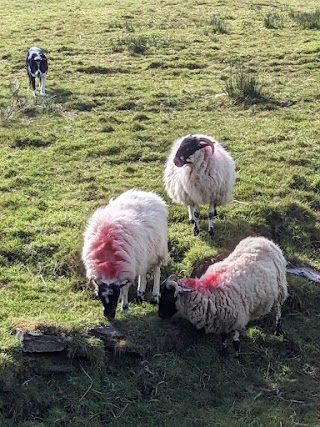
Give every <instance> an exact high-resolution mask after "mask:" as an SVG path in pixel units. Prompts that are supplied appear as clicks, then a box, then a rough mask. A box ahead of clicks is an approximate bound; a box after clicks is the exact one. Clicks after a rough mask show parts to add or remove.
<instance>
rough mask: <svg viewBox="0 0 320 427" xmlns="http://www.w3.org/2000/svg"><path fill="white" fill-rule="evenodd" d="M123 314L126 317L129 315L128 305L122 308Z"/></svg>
mask: <svg viewBox="0 0 320 427" xmlns="http://www.w3.org/2000/svg"><path fill="white" fill-rule="evenodd" d="M121 313H122V314H124V315H127V314H129V306H128V305H127V304H126V305H124V306H123V307H121Z"/></svg>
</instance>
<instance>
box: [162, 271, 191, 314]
mask: <svg viewBox="0 0 320 427" xmlns="http://www.w3.org/2000/svg"><path fill="white" fill-rule="evenodd" d="M185 292H191V289H187V288H184V287H183V286H181V285H179V282H178V278H177V277H176V276H174V275H172V276H170V277H168V279H167V280H166V281H165V282H164V284H163V285H162V287H161V294H160V301H159V310H158V314H159V317H161V319H168V318H170V317H172V316H173V315H174V314H176V312H177V311H178V310H177V307H176V301H177V297H178V294H182V293H185Z"/></svg>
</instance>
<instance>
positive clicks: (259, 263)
mask: <svg viewBox="0 0 320 427" xmlns="http://www.w3.org/2000/svg"><path fill="white" fill-rule="evenodd" d="M287 295H288V292H287V281H286V260H285V259H284V257H283V254H282V251H281V249H280V248H279V247H278V246H277V245H276V244H275V243H273V242H272V241H270V240H268V239H266V238H264V237H248V238H246V239H243V240H242V241H241V242H240V243H239V244H238V245H237V246H236V248H235V250H234V251H233V252H232V253H231V254H230V255H229V256H228V257H227V258H225V259H224V260H223V261H220V262H217V263H215V264H212V265H211V266H210V267H209V268H208V269H207V271H206V272H205V274H204V275H202V276H201V277H200V278H199V279H179V280H177V279H172V278H169V279H168V280H167V281H166V282H165V284H164V286H163V289H162V291H161V297H160V303H159V316H160V317H161V318H166V317H171V316H173V315H174V314H175V313H177V312H178V313H179V314H180V315H181V316H182V317H184V318H186V319H188V320H189V321H190V322H191V323H192V324H193V325H194V326H195V327H196V328H197V329H201V328H204V329H205V332H206V333H211V332H213V333H216V334H220V335H221V337H222V341H223V343H222V350H221V352H222V354H225V353H226V352H227V337H228V334H229V333H231V332H232V333H233V334H234V336H233V344H234V348H235V351H236V355H238V354H239V351H240V333H241V331H243V330H244V329H245V328H246V326H247V324H248V322H249V321H252V320H256V319H259V318H261V317H263V316H265V315H266V314H268V313H269V312H270V311H271V309H272V308H273V307H275V311H276V332H275V333H276V334H277V335H280V334H281V333H282V328H281V306H282V304H283V302H284V301H285V299H286V298H287Z"/></svg>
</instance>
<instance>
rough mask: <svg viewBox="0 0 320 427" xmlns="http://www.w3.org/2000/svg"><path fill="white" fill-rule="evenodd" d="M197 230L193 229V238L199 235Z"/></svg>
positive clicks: (196, 228)
mask: <svg viewBox="0 0 320 427" xmlns="http://www.w3.org/2000/svg"><path fill="white" fill-rule="evenodd" d="M199 231H200V230H199V228H198V227H194V229H193V235H194V236H198V234H199Z"/></svg>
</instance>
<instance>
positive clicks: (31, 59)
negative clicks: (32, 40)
mask: <svg viewBox="0 0 320 427" xmlns="http://www.w3.org/2000/svg"><path fill="white" fill-rule="evenodd" d="M26 66H27V72H28V76H29V82H30V87H31V89H32V93H33V96H36V78H38V79H39V83H40V94H41V95H45V91H46V88H45V86H46V78H47V72H48V61H47V58H46V55H45V54H44V53H43V50H42V49H40V48H39V47H35V46H34V47H31V48H30V49H29V50H28V53H27V58H26Z"/></svg>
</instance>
